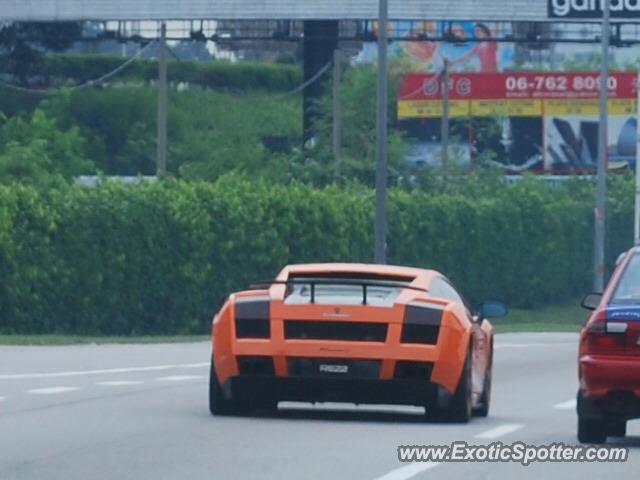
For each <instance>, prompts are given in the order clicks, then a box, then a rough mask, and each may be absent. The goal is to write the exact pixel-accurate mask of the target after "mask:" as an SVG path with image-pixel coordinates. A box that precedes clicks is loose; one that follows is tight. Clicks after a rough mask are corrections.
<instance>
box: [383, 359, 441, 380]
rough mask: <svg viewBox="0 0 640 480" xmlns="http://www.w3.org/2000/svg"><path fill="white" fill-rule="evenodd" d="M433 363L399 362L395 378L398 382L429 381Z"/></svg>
mask: <svg viewBox="0 0 640 480" xmlns="http://www.w3.org/2000/svg"><path fill="white" fill-rule="evenodd" d="M432 370H433V363H429V362H407V361H398V362H397V363H396V371H395V373H394V375H393V378H395V379H397V380H429V379H430V378H431V371H432Z"/></svg>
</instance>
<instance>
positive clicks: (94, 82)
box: [0, 40, 156, 95]
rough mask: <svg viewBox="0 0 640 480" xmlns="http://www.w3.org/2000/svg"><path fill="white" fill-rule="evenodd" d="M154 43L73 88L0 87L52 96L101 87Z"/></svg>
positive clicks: (5, 85) (9, 85)
mask: <svg viewBox="0 0 640 480" xmlns="http://www.w3.org/2000/svg"><path fill="white" fill-rule="evenodd" d="M154 43H156V42H155V40H153V41H151V42H149V43H148V44H147V45H146V46H145V47H144V48H142V49H140V51H139V52H138V53H136V54H135V55H133V56H132V57H131V58H129V59H128V60H127V61H126V62H124V63H123V64H122V65H120V66H119V67H118V68H116V69H115V70H112V71H111V72H109V73H107V74H105V75H102V76H101V77H98V78H96V79H93V80H88V81H86V82H84V83H81V84H80V85H76V86H73V87H68V88H49V89H42V88H29V87H21V86H19V85H13V84H11V83H6V82H2V81H0V87H1V88H4V89H7V90H13V91H16V92H21V93H29V94H33V95H52V94H56V93H60V92H62V91H71V92H74V91H78V90H83V89H85V88H89V87H94V86H96V85H101V84H103V83H105V82H107V81H108V80H110V79H112V78H113V77H115V76H116V75H118V74H120V73H121V72H123V71H124V70H125V69H127V68H128V67H129V66H130V65H131V64H132V63H133V62H135V61H136V60H139V59H140V57H141V56H142V55H143V54H144V53H145V52H146V51H147V50H148V49H149V48H150V47H151V46H152V45H153V44H154Z"/></svg>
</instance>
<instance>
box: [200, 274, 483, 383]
mask: <svg viewBox="0 0 640 480" xmlns="http://www.w3.org/2000/svg"><path fill="white" fill-rule="evenodd" d="M314 274H318V275H330V274H355V275H371V276H374V275H381V276H384V277H385V278H391V277H398V279H408V278H411V279H412V282H411V286H413V287H417V288H424V289H428V287H429V285H430V284H431V282H432V280H433V279H434V278H443V277H442V276H441V275H440V274H439V273H437V272H434V271H430V270H422V269H414V268H405V267H391V266H380V265H360V264H320V265H299V266H289V267H286V268H285V269H284V270H283V271H282V272H281V273H280V274H279V275H278V277H277V280H279V281H286V280H287V279H288V278H289V277H290V275H314ZM285 291H286V287H285V285H273V286H271V287H270V288H269V289H265V290H252V291H246V292H240V293H236V294H233V295H231V297H230V298H229V300H228V301H227V303H226V304H225V305H224V307H223V308H222V309H221V311H220V312H219V313H218V314H217V315H216V317H215V318H214V321H213V327H212V334H213V352H214V363H215V367H216V372H217V375H218V380H219V382H220V383H221V384H224V383H225V382H227V381H228V380H229V379H230V378H231V377H233V376H236V375H238V373H239V368H238V364H237V357H238V356H264V357H272V358H273V361H274V367H275V375H276V376H278V377H287V375H288V371H287V359H288V358H295V357H300V358H318V359H336V360H338V359H345V358H348V359H354V360H356V359H360V360H380V361H381V367H380V377H379V379H380V380H391V379H392V378H393V375H394V371H395V367H396V363H397V362H398V361H416V362H433V370H432V374H431V378H430V381H431V382H432V383H435V384H437V385H440V386H442V387H444V388H445V389H446V390H447V391H449V392H451V393H453V392H454V391H455V390H456V388H457V385H458V382H459V380H460V377H461V373H462V370H463V367H464V362H465V359H466V356H467V352H468V345H469V342H470V340H471V338H472V336H473V337H480V338H481V340H480V342H481V343H482V342H484V344H485V348H484V352H485V353H484V354H483V353H482V350H478V351H474V354H473V360H472V361H473V370H474V371H484V369H485V368H486V366H487V364H488V361H489V357H488V353H487V352H488V348H486V346H487V345H489V344H491V338H492V336H493V328H492V326H491V324H490V323H489V322H487V321H483V322H481V323H474V322H473V321H472V320H471V316H470V314H469V312H468V310H467V308H466V307H465V306H464V305H463V304H459V303H454V302H451V301H450V300H446V299H442V298H435V297H433V296H431V295H430V294H429V293H424V292H419V291H415V290H410V289H402V290H401V293H400V294H399V296H398V297H397V298H396V299H395V302H394V305H393V306H392V307H379V306H373V305H342V304H340V305H327V304H319V303H313V304H311V303H309V304H296V305H290V304H286V303H285V301H284V300H285ZM252 297H253V298H260V297H263V298H267V297H268V299H269V305H270V307H269V313H270V326H271V333H270V338H269V339H239V338H237V335H236V326H235V323H234V321H233V319H234V305H235V303H236V302H237V301H238V300H239V299H247V298H252ZM410 303H411V304H425V305H432V306H434V307H437V308H439V309H442V310H443V314H442V319H441V326H440V333H439V337H438V341H437V344H436V345H422V344H408V343H405V344H403V343H402V342H401V335H402V328H403V323H404V318H405V310H406V306H407V305H408V304H410ZM287 319H295V320H309V321H313V320H315V321H321V320H322V319H331V320H333V321H340V320H341V319H348V321H349V322H350V323H357V322H366V323H370V324H372V323H380V324H385V325H388V330H387V336H386V341H384V342H367V341H357V342H355V341H338V340H294V339H285V332H284V322H285V320H287ZM478 352H480V353H478ZM428 380H429V379H427V378H425V381H428ZM475 383H476V382H474V391H478V390H481V389H482V386H477V385H475Z"/></svg>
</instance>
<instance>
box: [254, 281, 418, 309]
mask: <svg viewBox="0 0 640 480" xmlns="http://www.w3.org/2000/svg"><path fill="white" fill-rule="evenodd" d="M274 285H284V286H287V287H290V286H296V285H309V287H310V289H311V303H316V286H318V285H343V286H357V287H361V288H362V305H367V296H368V289H369V288H370V287H381V288H398V289H401V290H414V291H416V292H422V293H428V290H426V289H424V288H420V287H413V286H411V285H401V284H397V283H394V282H377V281H375V280H371V281H369V280H349V279H336V280H332V279H311V280H302V279H295V280H270V281H267V282H259V283H256V284H253V285H251V287H250V288H251V289H256V290H260V289H267V288H270V287H272V286H274Z"/></svg>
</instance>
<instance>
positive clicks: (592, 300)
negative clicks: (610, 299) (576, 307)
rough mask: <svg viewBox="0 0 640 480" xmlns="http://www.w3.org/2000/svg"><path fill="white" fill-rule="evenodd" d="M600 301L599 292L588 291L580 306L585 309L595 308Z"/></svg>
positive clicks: (600, 295)
mask: <svg viewBox="0 0 640 480" xmlns="http://www.w3.org/2000/svg"><path fill="white" fill-rule="evenodd" d="M601 301H602V294H601V293H590V294H589V295H587V296H586V297H584V300H582V308H586V309H587V310H595V309H596V308H598V306H599V305H600V302H601Z"/></svg>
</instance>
